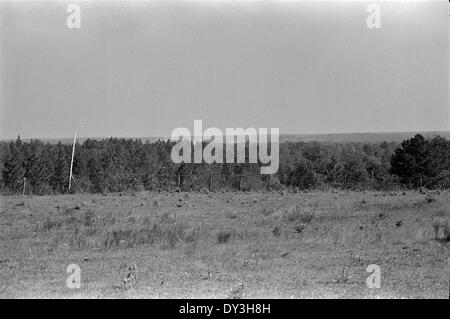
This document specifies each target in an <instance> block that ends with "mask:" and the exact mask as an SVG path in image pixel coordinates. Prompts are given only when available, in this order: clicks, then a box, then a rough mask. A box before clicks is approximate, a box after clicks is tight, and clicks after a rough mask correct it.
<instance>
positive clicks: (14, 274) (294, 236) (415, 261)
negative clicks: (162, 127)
mask: <svg viewBox="0 0 450 319" xmlns="http://www.w3.org/2000/svg"><path fill="white" fill-rule="evenodd" d="M449 213H450V194H449V193H446V192H443V193H440V194H435V195H434V197H433V200H428V201H427V200H426V197H425V195H423V194H420V193H419V192H406V193H402V192H397V193H380V192H344V191H336V192H309V193H281V194H280V193H276V192H273V193H234V194H232V193H212V194H199V193H166V192H161V193H157V192H154V193H149V192H141V193H122V194H107V195H101V194H99V195H89V194H86V195H58V196H32V197H31V196H28V197H22V196H4V197H1V213H0V227H1V228H0V297H2V298H10V297H12V298H23V297H31V298H43V297H50V298H53V297H63V298H135V297H137V298H141V297H148V298H227V297H231V295H232V293H230V289H233V288H235V287H238V286H239V285H240V284H243V287H244V288H243V293H244V294H243V297H244V298H403V297H405V298H416V297H418V298H448V297H449V263H448V253H449V243H448V242H446V241H444V240H435V239H434V230H433V227H432V223H431V219H432V217H433V216H435V215H437V214H441V215H442V214H447V216H448V214H449ZM440 236H442V234H440ZM69 264H77V265H78V266H79V267H80V269H81V288H80V289H69V288H68V287H67V285H66V279H67V277H68V276H69V274H68V273H67V272H66V268H67V266H68V265H69ZM370 264H376V265H379V266H380V269H381V287H380V288H373V289H369V288H368V287H367V285H366V278H367V277H368V276H369V275H370V273H368V272H367V271H366V268H367V266H368V265H370ZM133 265H135V268H133V267H134V266H133ZM124 279H126V280H124ZM125 281H126V282H125ZM241 287H242V286H241ZM230 294H231V295H230Z"/></svg>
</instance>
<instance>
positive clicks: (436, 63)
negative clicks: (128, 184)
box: [0, 1, 450, 139]
mask: <svg viewBox="0 0 450 319" xmlns="http://www.w3.org/2000/svg"><path fill="white" fill-rule="evenodd" d="M70 3H78V4H79V5H80V8H81V28H79V29H77V28H73V29H69V28H68V27H67V25H66V19H67V17H68V16H69V13H67V12H66V8H67V5H68V4H70ZM370 3H377V4H379V7H380V19H381V20H380V21H381V25H380V28H369V27H368V26H367V23H366V20H367V18H368V17H369V15H370V14H371V13H370V12H367V7H368V5H369V3H368V2H340V1H334V2H323V1H315V2H306V1H301V2H292V1H284V2H275V1H273V2H267V1H265V2H262V1H251V2H236V1H235V2H229V1H212V2H209V1H202V2H186V1H184V2H174V1H171V2H167V1H166V2H155V1H152V2H149V1H147V2H142V1H141V2H129V1H128V2H125V1H120V2H119V1H115V2H104V1H103V2H92V1H91V2H62V1H59V2H31V1H18V2H8V1H1V2H0V138H2V139H6V138H15V137H17V135H19V134H20V136H21V137H23V138H58V137H70V136H73V132H74V131H75V130H76V131H77V133H78V136H81V137H110V136H117V137H148V136H170V134H171V132H172V130H173V129H175V128H177V127H186V128H188V129H190V130H191V131H192V130H193V123H194V120H195V119H201V120H202V121H203V127H204V128H207V127H218V128H220V129H222V130H223V131H225V128H227V127H229V128H236V127H243V128H249V127H254V128H279V130H280V133H298V134H308V133H311V134H317V133H343V132H403V131H444V130H449V129H450V127H449V119H450V116H449V88H450V87H449V80H448V74H449V61H448V59H449V33H448V26H449V18H448V14H449V9H448V2H447V1H424V2H420V1H402V2H379V3H378V2H370Z"/></svg>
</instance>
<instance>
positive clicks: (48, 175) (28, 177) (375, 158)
mask: <svg viewBox="0 0 450 319" xmlns="http://www.w3.org/2000/svg"><path fill="white" fill-rule="evenodd" d="M173 145H174V143H173V142H170V141H158V142H154V143H151V142H148V141H147V142H142V141H141V140H132V139H123V138H120V139H119V138H110V139H104V140H86V141H85V142H83V143H82V144H77V145H76V152H75V157H74V166H73V176H74V179H73V182H72V188H71V191H73V192H92V193H99V192H120V191H127V190H158V189H163V190H174V189H181V190H186V191H201V190H205V189H207V190H210V191H217V190H226V191H233V190H241V191H245V190H263V189H281V188H285V187H287V188H293V189H294V188H295V189H327V188H331V187H333V188H343V189H353V190H358V189H359V190H363V189H393V188H401V187H408V188H413V187H418V186H424V187H427V188H430V189H431V188H448V187H450V156H449V155H450V142H449V141H447V140H445V139H444V138H442V137H439V136H436V137H433V138H429V139H425V138H424V137H423V136H421V135H416V136H415V137H414V138H412V139H409V140H406V141H404V142H403V143H401V144H400V145H398V144H397V143H386V142H382V143H375V144H363V143H318V142H308V143H305V142H296V143H293V142H284V143H282V144H280V166H279V170H278V172H277V173H276V174H274V175H272V176H268V175H261V174H260V166H261V164H206V163H201V164H186V163H182V164H175V163H173V161H172V160H171V157H170V153H171V150H172V146H173ZM247 147H248V145H247ZM71 152H72V145H68V144H63V143H58V144H50V143H44V142H42V141H39V140H31V141H29V142H23V141H22V140H21V139H20V137H19V138H17V140H15V141H13V142H9V143H6V142H2V143H0V169H1V177H0V178H1V180H0V188H1V191H2V193H4V194H13V193H22V192H23V191H24V190H25V193H27V194H30V193H32V194H56V193H67V192H68V180H69V170H70V160H71ZM247 153H248V152H247ZM247 155H248V154H247Z"/></svg>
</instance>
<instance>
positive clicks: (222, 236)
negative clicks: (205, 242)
mask: <svg viewBox="0 0 450 319" xmlns="http://www.w3.org/2000/svg"><path fill="white" fill-rule="evenodd" d="M216 237H217V242H218V243H219V244H225V243H227V242H229V241H230V239H231V232H230V231H228V230H221V231H219V232H218V233H217V234H216Z"/></svg>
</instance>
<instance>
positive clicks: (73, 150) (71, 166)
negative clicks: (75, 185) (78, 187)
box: [69, 131, 77, 192]
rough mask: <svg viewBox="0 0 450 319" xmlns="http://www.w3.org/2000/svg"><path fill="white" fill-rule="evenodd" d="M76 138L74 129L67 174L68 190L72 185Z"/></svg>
mask: <svg viewBox="0 0 450 319" xmlns="http://www.w3.org/2000/svg"><path fill="white" fill-rule="evenodd" d="M76 140H77V131H75V135H74V137H73V146H72V159H71V161H70V175H69V192H70V187H71V186H72V169H73V157H74V155H75V142H76Z"/></svg>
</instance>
